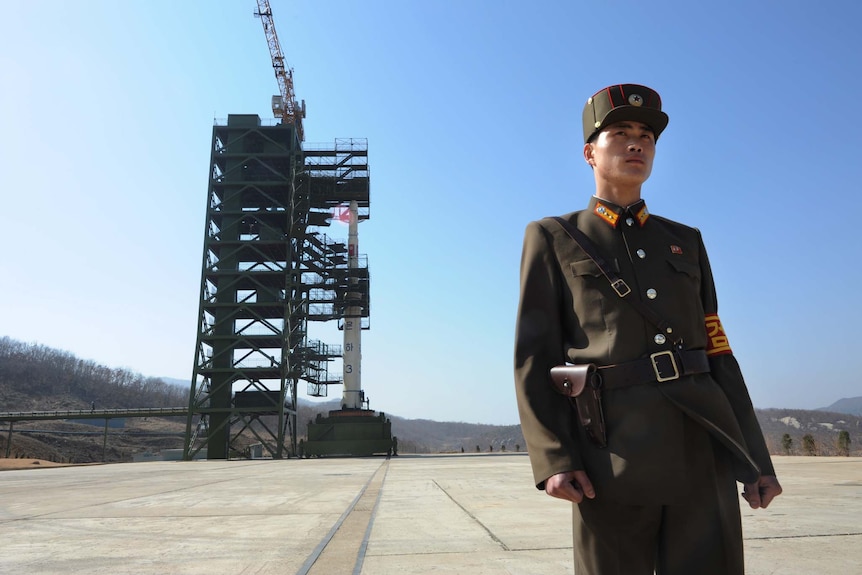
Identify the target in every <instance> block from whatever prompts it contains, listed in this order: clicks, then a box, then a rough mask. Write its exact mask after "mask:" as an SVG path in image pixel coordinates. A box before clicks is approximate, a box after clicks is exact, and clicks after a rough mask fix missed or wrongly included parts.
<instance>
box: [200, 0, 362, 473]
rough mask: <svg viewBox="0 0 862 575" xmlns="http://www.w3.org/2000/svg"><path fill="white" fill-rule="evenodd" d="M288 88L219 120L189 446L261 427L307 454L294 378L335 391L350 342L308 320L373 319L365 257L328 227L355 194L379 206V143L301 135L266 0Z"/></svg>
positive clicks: (241, 443)
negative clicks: (373, 166)
mask: <svg viewBox="0 0 862 575" xmlns="http://www.w3.org/2000/svg"><path fill="white" fill-rule="evenodd" d="M257 15H258V16H260V17H261V19H262V21H263V26H264V32H265V34H266V37H267V44H268V46H269V49H270V55H271V57H272V62H273V68H274V70H275V74H276V78H277V80H278V84H279V90H280V94H278V95H276V96H273V112H274V114H275V116H276V120H275V121H273V122H266V121H263V120H261V118H260V117H259V116H257V115H243V114H236V115H229V116H228V118H227V121H222V122H218V121H217V122H216V123H215V126H214V127H213V135H212V147H211V156H210V174H209V187H208V194H207V209H206V222H205V226H204V230H205V231H204V249H203V261H202V272H201V284H200V286H201V287H200V305H199V313H198V335H197V342H196V346H195V361H194V370H193V376H192V382H191V389H190V392H189V410H188V420H187V426H186V440H185V445H184V458H185V459H192V458H193V457H194V456H195V455H196V454H198V453H199V452H201V451H202V450H203V449H206V453H207V455H206V456H207V458H208V459H228V458H230V457H234V456H242V455H243V454H244V452H245V450H246V447H247V444H248V442H249V440H250V438H251V439H253V440H256V441H257V442H259V443H261V444H263V447H264V451H265V452H266V454H267V455H269V456H271V457H273V458H283V457H288V456H291V455H294V454H296V453H297V426H296V412H297V386H298V385H299V382H300V380H303V381H305V382H306V383H307V386H308V389H307V393H308V394H309V395H311V396H315V397H325V396H327V394H328V392H327V390H328V387H329V386H330V385H340V384H341V383H342V376H341V374H339V373H334V372H333V371H331V370H330V363H331V362H333V361H334V360H336V359H338V358H340V357H341V356H342V349H341V346H340V345H330V344H326V343H323V342H321V341H316V340H310V339H309V338H308V323H309V322H326V321H339V320H343V317H344V314H345V310H346V309H347V303H348V302H347V295H348V287H350V290H349V291H350V301H349V304H350V306H351V309H357V307H358V309H359V310H360V313H359V316H360V317H359V321H360V323H361V327H362V328H363V329H367V328H368V327H369V318H370V307H369V275H368V262H367V258H366V257H365V256H364V255H362V256H360V261H359V265H358V267H357V268H356V269H350V270H348V265H347V263H348V258H347V245H346V242H344V241H342V240H333V239H331V238H329V237H328V236H327V235H326V234H325V233H324V229H325V228H326V226H328V225H329V224H330V222H331V220H332V216H333V213H334V210H335V209H336V208H337V207H339V206H343V205H347V204H349V203H350V202H351V201H355V202H356V203H357V205H358V206H359V215H358V217H359V220H360V221H361V220H366V219H368V218H369V217H370V194H369V182H370V180H369V173H368V143H367V141H366V140H365V139H336V140H335V141H334V145H324V146H311V145H304V144H303V140H304V132H303V127H302V118H303V117H304V116H305V105H304V103H303V104H302V105H299V104H298V103H297V101H296V98H295V96H294V92H293V72H292V70H290V69H289V68H287V66H286V65H285V63H284V57H283V55H282V53H281V48H280V47H279V45H278V39H277V37H276V36H275V27H274V25H273V23H272V11H271V9H270V7H269V2H268V1H267V0H258V13H257Z"/></svg>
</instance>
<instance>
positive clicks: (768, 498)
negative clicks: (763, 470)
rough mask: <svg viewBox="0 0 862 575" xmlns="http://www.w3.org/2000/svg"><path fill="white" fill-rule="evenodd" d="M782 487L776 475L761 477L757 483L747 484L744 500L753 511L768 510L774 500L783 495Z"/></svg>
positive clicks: (744, 490) (743, 491)
mask: <svg viewBox="0 0 862 575" xmlns="http://www.w3.org/2000/svg"><path fill="white" fill-rule="evenodd" d="M781 491H782V489H781V485H780V484H779V483H778V478H777V477H775V476H774V475H761V476H760V477H759V478H758V479H757V481H756V482H755V483H746V484H745V489H743V490H742V498H743V499H745V500H746V501H748V505H749V506H750V507H751V508H752V509H766V508H767V507H768V506H769V504H770V503H771V502H772V500H773V499H775V498H776V497H778V496H779V495H781Z"/></svg>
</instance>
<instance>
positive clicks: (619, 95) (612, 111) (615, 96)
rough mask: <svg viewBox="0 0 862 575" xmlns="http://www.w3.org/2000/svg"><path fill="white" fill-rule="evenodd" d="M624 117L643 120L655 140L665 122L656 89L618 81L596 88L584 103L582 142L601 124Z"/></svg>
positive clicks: (665, 118)
mask: <svg viewBox="0 0 862 575" xmlns="http://www.w3.org/2000/svg"><path fill="white" fill-rule="evenodd" d="M625 120H631V121H633V122H642V123H644V124H646V125H647V126H649V127H650V128H652V130H653V132H654V133H655V139H656V140H658V137H659V134H661V133H662V130H664V129H665V128H666V127H667V123H668V116H667V114H665V113H664V112H662V111H661V97H660V96H659V95H658V92H656V91H655V90H653V89H652V88H647V87H646V86H641V85H639V84H617V85H615V86H608V87H607V88H604V89H602V90H599V91H598V92H596V93H595V94H594V95H593V97H592V98H590V99H589V100H587V103H586V105H585V106H584V143H586V142H589V141H590V140H591V139H592V138H593V137H594V136H595V135H596V134H598V133H599V132H600V131H601V130H602V129H603V128H604V127H606V126H609V125H610V124H613V123H615V122H622V121H625Z"/></svg>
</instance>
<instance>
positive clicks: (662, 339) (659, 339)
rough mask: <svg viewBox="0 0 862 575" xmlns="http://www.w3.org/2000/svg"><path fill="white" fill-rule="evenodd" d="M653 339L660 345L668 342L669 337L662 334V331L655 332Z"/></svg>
mask: <svg viewBox="0 0 862 575" xmlns="http://www.w3.org/2000/svg"><path fill="white" fill-rule="evenodd" d="M652 339H653V341H654V342H656V343H657V344H659V345H663V344H664V342H666V341H667V338H666V337H665V336H664V335H662V334H660V333H657V334H655V337H654V338H652Z"/></svg>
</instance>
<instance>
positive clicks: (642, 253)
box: [635, 250, 646, 259]
mask: <svg viewBox="0 0 862 575" xmlns="http://www.w3.org/2000/svg"><path fill="white" fill-rule="evenodd" d="M635 253H637V255H638V257H639V258H640V259H644V258H645V257H646V252H645V251H643V250H638V251H637V252H635Z"/></svg>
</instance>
